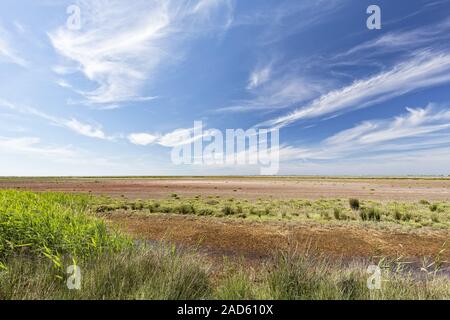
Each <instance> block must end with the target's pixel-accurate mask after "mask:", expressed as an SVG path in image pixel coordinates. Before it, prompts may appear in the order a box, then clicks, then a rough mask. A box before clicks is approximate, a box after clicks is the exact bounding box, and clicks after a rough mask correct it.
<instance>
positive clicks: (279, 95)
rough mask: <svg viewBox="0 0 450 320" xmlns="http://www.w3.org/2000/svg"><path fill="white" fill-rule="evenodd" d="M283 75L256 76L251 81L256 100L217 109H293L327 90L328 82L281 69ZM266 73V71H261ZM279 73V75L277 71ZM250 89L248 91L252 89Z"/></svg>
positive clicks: (229, 110) (235, 110)
mask: <svg viewBox="0 0 450 320" xmlns="http://www.w3.org/2000/svg"><path fill="white" fill-rule="evenodd" d="M280 70H281V72H280V73H282V75H278V74H277V76H276V77H275V78H274V79H271V80H269V79H266V80H265V81H262V80H263V79H264V74H262V75H261V74H258V75H254V76H255V77H254V79H253V80H250V83H249V86H250V87H251V89H252V90H251V91H252V95H254V98H252V99H247V100H241V101H236V102H235V103H234V104H232V105H231V106H228V107H224V108H220V109H217V110H216V111H218V112H251V111H255V110H264V111H271V110H276V109H281V108H288V107H292V106H293V105H295V104H299V103H302V102H305V101H308V100H310V99H312V98H315V97H317V96H320V94H322V93H323V92H324V91H325V88H327V87H328V86H329V85H328V81H327V80H325V81H320V82H318V81H316V80H314V79H310V78H308V77H303V76H301V75H297V74H295V73H293V72H291V73H285V72H283V70H284V69H280ZM261 72H262V73H264V72H265V71H264V70H261ZM277 73H279V72H278V71H277ZM250 87H248V89H250Z"/></svg>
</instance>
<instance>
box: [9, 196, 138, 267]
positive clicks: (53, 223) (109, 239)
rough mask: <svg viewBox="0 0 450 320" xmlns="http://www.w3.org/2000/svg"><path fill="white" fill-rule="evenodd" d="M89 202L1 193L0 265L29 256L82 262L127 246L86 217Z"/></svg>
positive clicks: (127, 242) (124, 239)
mask: <svg viewBox="0 0 450 320" xmlns="http://www.w3.org/2000/svg"><path fill="white" fill-rule="evenodd" d="M91 202H92V198H91V197H89V196H83V195H65V194H62V193H44V194H36V193H31V192H18V191H0V262H1V261H4V260H5V259H7V258H8V257H9V256H11V255H14V254H18V253H23V252H30V253H32V254H36V255H41V256H45V257H47V258H49V259H51V260H52V261H53V262H54V263H55V264H58V261H59V260H61V258H62V257H63V256H71V257H72V258H74V259H83V258H86V257H90V256H93V255H98V254H101V253H104V252H109V251H120V250H122V249H123V248H124V247H126V246H128V245H130V240H128V238H127V237H125V236H123V235H120V234H119V233H117V232H114V231H112V230H108V228H107V226H106V224H105V222H104V221H103V220H101V219H98V218H95V217H93V216H92V215H89V214H88V212H89V205H90V203H91Z"/></svg>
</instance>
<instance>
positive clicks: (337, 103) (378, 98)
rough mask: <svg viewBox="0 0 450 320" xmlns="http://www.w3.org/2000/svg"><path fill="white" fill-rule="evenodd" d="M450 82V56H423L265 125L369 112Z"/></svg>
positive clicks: (419, 55) (360, 81)
mask: <svg viewBox="0 0 450 320" xmlns="http://www.w3.org/2000/svg"><path fill="white" fill-rule="evenodd" d="M448 82H450V54H448V53H434V52H429V51H426V52H421V53H419V54H416V55H415V56H414V57H413V58H411V59H410V60H408V61H406V62H403V63H400V64H398V65H396V66H395V67H393V68H392V69H391V70H389V71H385V72H381V73H379V74H377V75H374V76H372V77H369V78H367V79H364V80H358V81H356V82H354V83H352V84H351V85H349V86H347V87H344V88H342V89H339V90H334V91H331V92H329V93H327V94H325V95H323V96H321V97H320V98H318V99H316V100H314V101H313V102H311V103H310V104H309V105H306V106H305V107H302V108H300V109H297V110H296V111H294V112H292V113H290V114H288V115H285V116H282V117H279V118H277V119H273V120H271V121H268V122H266V123H265V124H266V125H267V124H268V125H271V126H278V127H283V126H286V125H289V124H291V123H293V122H295V121H298V120H300V119H308V118H316V117H322V116H325V115H333V114H337V113H341V112H345V111H348V110H352V109H358V108H365V107H369V106H372V105H374V104H377V103H380V102H384V101H386V100H389V99H391V98H394V97H397V96H401V95H404V94H406V93H408V92H411V91H414V90H417V89H422V88H427V87H431V86H435V85H440V84H444V83H448Z"/></svg>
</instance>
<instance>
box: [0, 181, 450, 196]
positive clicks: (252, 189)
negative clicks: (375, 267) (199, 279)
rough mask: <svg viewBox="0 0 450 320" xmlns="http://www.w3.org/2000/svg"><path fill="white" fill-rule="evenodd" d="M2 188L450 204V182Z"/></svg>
mask: <svg viewBox="0 0 450 320" xmlns="http://www.w3.org/2000/svg"><path fill="white" fill-rule="evenodd" d="M0 189H23V190H33V191H63V192H92V193H94V194H106V195H110V196H117V197H118V196H121V195H124V196H126V197H128V198H132V199H133V198H134V199H136V198H142V199H148V198H164V197H167V196H168V195H169V194H170V193H177V194H179V195H181V196H195V195H197V194H201V195H220V196H226V197H235V198H247V199H257V198H282V199H290V198H303V199H318V198H349V197H355V198H360V199H373V200H399V201H418V200H420V199H426V200H431V201H436V200H450V179H342V178H335V179H331V178H175V179H171V178H161V179H156V178H154V179H137V178H133V179H124V178H123V179H100V178H99V179H80V178H75V179H61V178H60V179H25V178H20V179H0Z"/></svg>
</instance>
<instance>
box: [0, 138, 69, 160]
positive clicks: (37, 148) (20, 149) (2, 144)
mask: <svg viewBox="0 0 450 320" xmlns="http://www.w3.org/2000/svg"><path fill="white" fill-rule="evenodd" d="M0 149H2V152H5V153H20V154H26V155H30V154H32V155H38V156H45V157H73V156H75V155H76V153H75V152H74V150H72V149H70V148H68V147H54V146H43V145H42V144H41V140H40V139H39V138H36V137H21V138H17V137H15V138H9V137H0Z"/></svg>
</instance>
